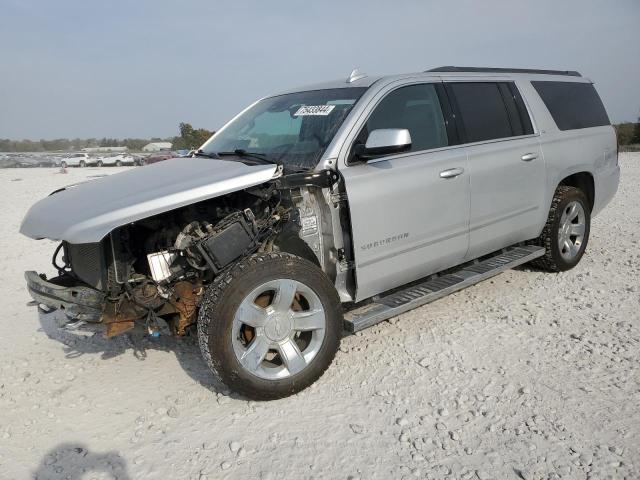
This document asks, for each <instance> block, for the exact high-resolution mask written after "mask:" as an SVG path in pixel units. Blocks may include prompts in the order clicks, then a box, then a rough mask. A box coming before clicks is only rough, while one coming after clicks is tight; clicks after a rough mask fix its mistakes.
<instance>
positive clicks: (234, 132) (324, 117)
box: [201, 87, 366, 169]
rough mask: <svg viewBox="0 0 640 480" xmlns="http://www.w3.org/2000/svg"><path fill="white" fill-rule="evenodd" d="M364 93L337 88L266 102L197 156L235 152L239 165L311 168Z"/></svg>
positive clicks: (234, 123)
mask: <svg viewBox="0 0 640 480" xmlns="http://www.w3.org/2000/svg"><path fill="white" fill-rule="evenodd" d="M365 90H366V88H358V87H351V88H335V89H331V90H313V91H309V92H297V93H290V94H286V95H279V96H277V97H271V98H266V99H264V100H261V101H259V102H258V103H256V104H255V105H254V106H252V107H251V108H249V109H248V110H247V111H246V112H244V113H243V114H242V115H240V116H239V117H238V118H236V119H235V120H233V121H232V122H231V123H229V124H228V125H227V126H226V127H225V128H223V129H222V130H221V131H220V132H218V133H217V134H216V135H214V136H213V137H211V138H210V139H209V140H208V141H207V142H206V143H205V144H204V145H203V146H202V149H201V152H203V153H204V154H209V155H214V154H220V153H223V154H224V153H226V154H227V155H229V154H232V153H233V152H236V153H240V155H238V156H239V157H240V156H241V157H243V161H244V160H245V159H251V160H256V161H258V158H257V155H262V156H263V157H264V158H265V159H266V160H268V161H271V162H277V163H279V164H282V165H284V166H285V167H290V168H293V169H311V168H314V167H315V166H316V165H317V164H318V161H319V160H320V157H321V156H322V154H323V153H324V151H325V149H326V148H327V146H328V145H329V143H330V142H331V140H332V139H333V136H334V135H335V133H336V131H337V130H338V128H339V127H340V125H341V124H342V122H343V121H344V119H345V118H346V116H347V115H348V114H349V112H350V111H351V108H352V107H353V105H354V104H355V103H356V101H357V100H358V99H359V98H360V96H361V95H362V94H363V93H364V91H365ZM250 154H257V155H256V156H255V157H251V156H250Z"/></svg>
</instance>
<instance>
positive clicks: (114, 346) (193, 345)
mask: <svg viewBox="0 0 640 480" xmlns="http://www.w3.org/2000/svg"><path fill="white" fill-rule="evenodd" d="M38 319H39V321H40V325H41V327H42V331H43V332H44V333H45V334H46V335H47V336H48V337H49V338H51V339H53V340H56V341H57V342H60V343H61V344H62V345H63V352H64V354H65V356H66V357H67V358H69V359H74V358H78V357H81V356H83V355H87V354H91V355H96V354H99V355H100V356H101V358H102V359H105V360H107V359H110V358H113V357H117V356H119V355H133V356H134V357H135V358H136V359H137V360H138V361H141V362H143V361H145V360H146V359H147V352H148V351H150V350H159V351H163V352H172V353H174V354H175V356H176V359H177V360H178V362H179V363H180V366H181V367H182V368H183V369H184V371H185V372H186V373H187V374H188V375H189V376H190V377H191V378H192V379H194V380H195V381H196V382H198V383H199V384H200V385H202V386H203V387H205V388H207V389H208V390H211V391H212V392H213V393H222V394H224V395H228V396H231V397H232V398H241V397H237V396H235V395H233V394H230V392H229V391H228V389H227V388H226V387H225V386H224V385H222V384H221V383H220V382H218V381H216V379H215V377H214V376H213V374H212V373H211V371H210V370H209V367H208V366H207V365H206V364H205V363H204V360H203V359H202V356H201V354H200V347H199V346H198V341H197V338H196V336H195V335H194V334H191V335H187V336H185V337H181V338H175V337H173V336H168V335H167V336H161V337H157V338H156V337H151V336H149V335H147V333H146V331H145V330H144V329H143V328H142V327H136V328H134V329H133V330H130V331H128V332H126V333H123V334H121V335H118V336H116V337H114V338H106V337H105V336H104V334H103V332H104V327H103V326H102V325H100V324H91V323H83V322H79V323H78V324H66V325H63V324H64V323H65V317H64V314H63V313H61V312H59V311H53V312H51V313H45V312H42V311H38ZM61 325H62V326H61Z"/></svg>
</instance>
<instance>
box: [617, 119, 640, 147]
mask: <svg viewBox="0 0 640 480" xmlns="http://www.w3.org/2000/svg"><path fill="white" fill-rule="evenodd" d="M614 126H615V128H616V132H617V133H618V142H619V143H620V145H634V144H640V118H639V119H638V122H637V123H633V122H624V123H619V124H618V125H614Z"/></svg>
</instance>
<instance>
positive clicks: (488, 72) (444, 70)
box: [269, 66, 589, 97]
mask: <svg viewBox="0 0 640 480" xmlns="http://www.w3.org/2000/svg"><path fill="white" fill-rule="evenodd" d="M539 75H541V76H548V77H563V78H562V79H563V80H564V81H573V82H580V81H582V82H588V81H589V80H588V79H586V78H584V77H582V75H580V73H579V72H576V71H574V70H536V69H526V68H493V67H450V66H448V67H436V68H433V69H430V70H427V71H424V72H413V73H402V74H396V75H384V76H383V75H371V76H365V77H362V78H359V79H357V80H354V81H352V82H349V81H348V79H349V78H348V77H346V76H345V77H343V78H340V79H337V80H332V81H328V82H322V83H314V84H311V85H303V86H301V87H297V88H291V89H288V90H285V91H282V92H278V93H276V94H274V95H269V96H270V97H271V96H276V95H284V94H287V93H296V92H304V91H310V90H326V89H331V88H353V87H365V88H368V87H370V86H371V85H373V84H374V83H376V82H378V81H384V82H385V83H391V82H393V81H395V80H402V79H405V78H414V77H419V78H446V77H449V76H455V77H460V76H465V77H466V76H469V77H482V76H501V77H504V76H508V77H512V78H516V77H531V76H539ZM558 80H560V78H558Z"/></svg>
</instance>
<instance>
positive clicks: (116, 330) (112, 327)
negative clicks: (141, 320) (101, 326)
mask: <svg viewBox="0 0 640 480" xmlns="http://www.w3.org/2000/svg"><path fill="white" fill-rule="evenodd" d="M134 325H135V322H117V323H110V324H108V325H107V329H106V331H105V335H106V337H107V338H112V337H115V336H116V335H120V334H121V333H124V332H127V331H129V330H131V329H132V328H133V327H134Z"/></svg>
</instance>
